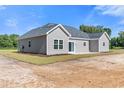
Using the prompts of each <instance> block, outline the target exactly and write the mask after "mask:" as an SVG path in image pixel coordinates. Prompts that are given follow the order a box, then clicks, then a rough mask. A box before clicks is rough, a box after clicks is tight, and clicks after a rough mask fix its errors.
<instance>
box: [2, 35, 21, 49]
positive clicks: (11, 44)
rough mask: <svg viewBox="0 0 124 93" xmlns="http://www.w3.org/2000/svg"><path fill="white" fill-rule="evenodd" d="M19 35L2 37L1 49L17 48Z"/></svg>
mask: <svg viewBox="0 0 124 93" xmlns="http://www.w3.org/2000/svg"><path fill="white" fill-rule="evenodd" d="M18 37H19V35H17V34H10V35H7V34H4V35H0V48H17V38H18Z"/></svg>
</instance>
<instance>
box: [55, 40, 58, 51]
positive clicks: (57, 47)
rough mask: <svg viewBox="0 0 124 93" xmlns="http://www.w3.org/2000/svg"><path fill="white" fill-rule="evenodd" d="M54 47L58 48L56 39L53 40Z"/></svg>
mask: <svg viewBox="0 0 124 93" xmlns="http://www.w3.org/2000/svg"><path fill="white" fill-rule="evenodd" d="M54 49H58V40H54Z"/></svg>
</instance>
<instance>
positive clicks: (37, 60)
mask: <svg viewBox="0 0 124 93" xmlns="http://www.w3.org/2000/svg"><path fill="white" fill-rule="evenodd" d="M122 53H124V49H118V50H117V49H113V50H110V52H108V53H96V54H80V55H55V56H45V55H40V54H27V53H18V52H17V50H15V49H12V50H11V49H6V50H4V49H2V50H0V55H3V56H6V57H10V58H13V59H16V60H19V61H23V62H27V63H32V64H36V65H43V64H50V63H55V62H62V61H67V60H74V59H78V58H87V57H94V56H102V55H112V54H122Z"/></svg>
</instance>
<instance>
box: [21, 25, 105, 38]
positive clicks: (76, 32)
mask: <svg viewBox="0 0 124 93" xmlns="http://www.w3.org/2000/svg"><path fill="white" fill-rule="evenodd" d="M57 25H58V24H54V23H48V24H46V25H43V26H42V27H38V28H35V29H32V30H31V31H29V32H27V33H25V34H24V35H22V36H21V37H20V38H19V39H25V38H31V37H37V36H42V35H46V33H47V32H48V31H49V30H51V29H52V28H54V27H55V26H57ZM63 27H64V28H65V29H66V30H67V31H68V32H69V33H70V34H71V37H77V38H86V39H93V38H100V37H101V35H102V34H103V33H85V32H83V31H80V30H78V29H77V28H74V27H72V26H67V25H63Z"/></svg>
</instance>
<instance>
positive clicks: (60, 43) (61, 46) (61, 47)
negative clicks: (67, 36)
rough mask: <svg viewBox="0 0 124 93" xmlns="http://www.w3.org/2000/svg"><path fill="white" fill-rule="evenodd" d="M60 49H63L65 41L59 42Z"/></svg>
mask: <svg viewBox="0 0 124 93" xmlns="http://www.w3.org/2000/svg"><path fill="white" fill-rule="evenodd" d="M59 49H63V40H59Z"/></svg>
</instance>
